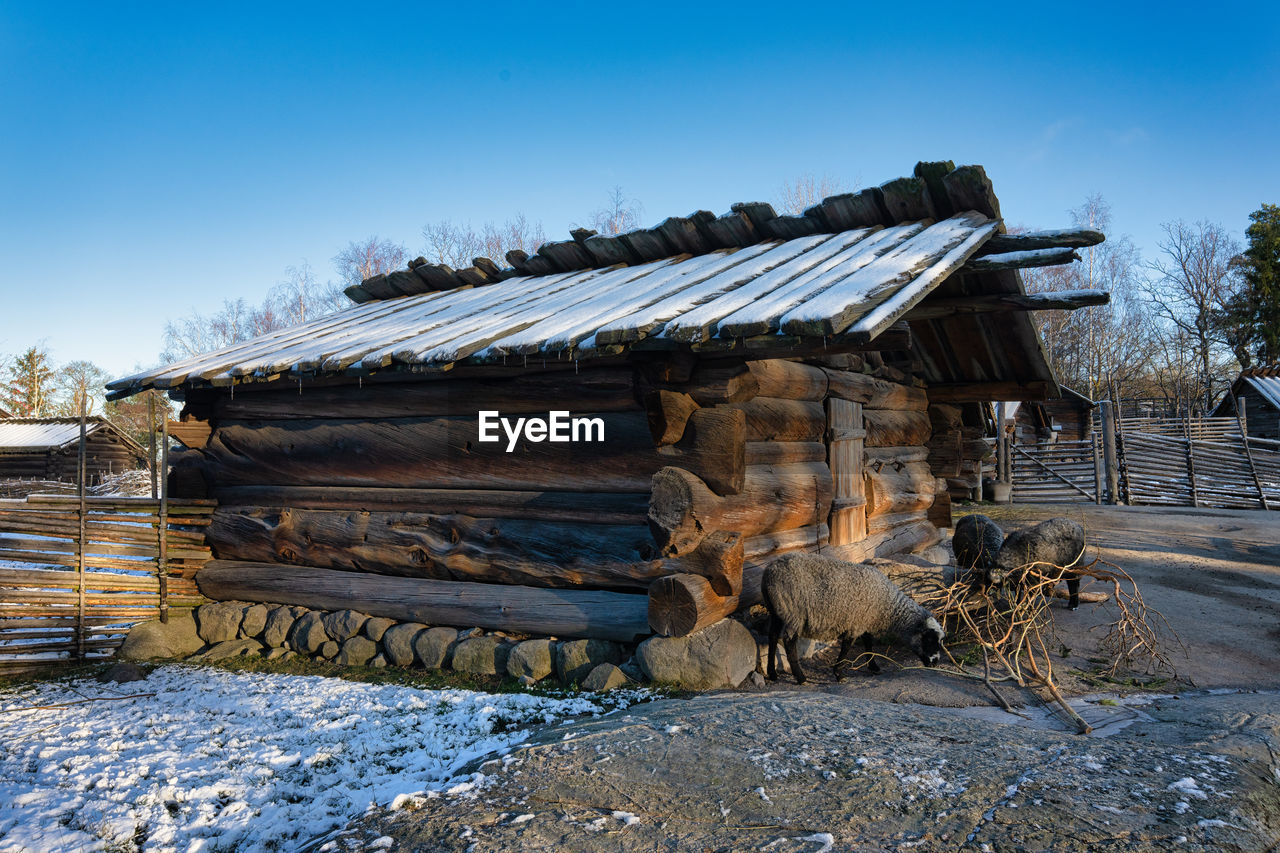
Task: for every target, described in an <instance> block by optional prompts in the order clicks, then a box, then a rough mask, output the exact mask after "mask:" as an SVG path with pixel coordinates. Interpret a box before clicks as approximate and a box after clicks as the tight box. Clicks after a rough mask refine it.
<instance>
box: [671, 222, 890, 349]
mask: <svg viewBox="0 0 1280 853" xmlns="http://www.w3.org/2000/svg"><path fill="white" fill-rule="evenodd" d="M858 234H863V235H865V232H846V234H833V235H831V236H827V235H814V236H812V237H802V238H800V239H799V240H789V241H787V242H786V243H783V244H781V245H780V246H778V247H777V248H776V249H774V250H773V252H771V253H768V254H765V255H761V256H760V257H758V258H756V263H757V265H758V268H757V269H756V270H745V269H744V270H743V272H744V273H745V272H748V271H750V272H753V273H754V274H755V275H754V277H753V278H752V279H751V280H750V281H747V282H731V283H733V284H734V286H733V287H732V288H729V289H727V290H725V291H724V292H723V293H722V294H721V295H720V296H717V297H716V298H715V299H713V300H711V301H709V302H707V303H706V304H703V305H699V306H697V307H696V308H693V309H692V310H691V311H689V312H688V313H686V314H682V315H681V316H679V317H677V318H675V319H673V320H672V321H671V322H670V323H668V324H667V325H666V326H665V327H664V328H663V330H662V336H663V337H665V338H671V339H672V340H676V341H686V342H694V341H703V340H707V339H709V338H711V337H712V336H714V335H715V334H716V332H717V331H718V330H719V327H720V323H721V321H722V319H723V318H725V317H727V316H729V315H732V314H733V313H734V312H735V311H738V310H740V309H743V308H744V307H747V306H750V305H752V304H753V303H755V302H756V300H758V299H761V298H762V297H764V296H766V295H768V294H769V293H771V292H772V291H773V290H774V289H775V288H778V287H781V286H783V285H785V284H787V283H788V282H790V281H792V280H794V279H795V278H796V277H797V276H800V275H803V274H805V273H807V272H808V271H809V270H811V269H813V268H814V267H815V266H817V265H818V264H820V263H822V262H823V261H825V260H827V259H829V258H831V257H832V256H834V255H836V254H838V253H839V252H841V251H843V250H844V249H845V248H847V246H848V245H849V243H850V241H851V240H852V241H855V242H856V240H857V239H860V238H859V237H857V236H851V235H858ZM797 248H798V249H799V250H800V251H799V252H795V249H797Z"/></svg>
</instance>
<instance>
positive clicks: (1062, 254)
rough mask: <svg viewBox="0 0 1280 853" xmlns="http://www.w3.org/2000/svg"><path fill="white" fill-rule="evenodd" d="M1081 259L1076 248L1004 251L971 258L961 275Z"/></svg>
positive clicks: (1044, 265)
mask: <svg viewBox="0 0 1280 853" xmlns="http://www.w3.org/2000/svg"><path fill="white" fill-rule="evenodd" d="M1078 260H1080V256H1079V255H1077V254H1076V252H1075V250H1074V249H1070V248H1056V249H1026V250H1023V251H1019V252H1003V253H1001V254H998V255H983V256H982V257H978V258H970V259H969V261H968V262H967V263H966V264H965V265H964V266H962V267H961V268H960V270H959V272H958V274H959V275H976V274H978V273H988V272H999V271H1000V270H1018V269H1027V268H1029V267H1056V266H1061V265H1063V264H1069V263H1072V262H1073V261H1078Z"/></svg>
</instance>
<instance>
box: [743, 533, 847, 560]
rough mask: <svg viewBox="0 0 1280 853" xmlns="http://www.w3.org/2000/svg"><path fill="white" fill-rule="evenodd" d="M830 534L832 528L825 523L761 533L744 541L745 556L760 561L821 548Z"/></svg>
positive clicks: (747, 558)
mask: <svg viewBox="0 0 1280 853" xmlns="http://www.w3.org/2000/svg"><path fill="white" fill-rule="evenodd" d="M830 535H831V530H830V529H829V528H828V527H827V525H826V524H825V523H822V524H812V525H809V526H807V527H793V528H792V529H790V530H777V531H773V532H770V533H759V534H757V535H755V536H752V537H751V538H749V539H747V540H745V541H744V542H743V546H742V549H743V556H744V558H745V559H746V560H748V561H751V562H758V561H759V560H760V559H761V558H762V557H768V556H770V555H775V554H785V553H788V552H790V551H800V550H804V549H808V548H820V547H822V546H823V545H825V544H827V541H828V539H829V537H830Z"/></svg>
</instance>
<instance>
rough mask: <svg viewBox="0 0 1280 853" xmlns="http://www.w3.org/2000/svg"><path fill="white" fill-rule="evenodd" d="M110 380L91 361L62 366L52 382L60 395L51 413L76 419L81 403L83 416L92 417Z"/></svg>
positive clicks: (108, 375) (108, 376) (103, 371)
mask: <svg viewBox="0 0 1280 853" xmlns="http://www.w3.org/2000/svg"><path fill="white" fill-rule="evenodd" d="M110 378H111V376H110V374H108V373H107V372H106V371H105V370H103V369H102V368H101V367H98V365H96V364H94V363H93V362H92V361H72V362H69V363H68V364H65V365H63V366H62V367H61V369H59V370H58V372H57V376H56V377H55V380H54V381H55V385H56V387H57V389H58V391H59V392H60V393H59V395H58V399H57V402H56V403H55V404H54V405H53V406H52V407H51V408H52V411H53V412H54V413H55V414H58V415H61V416H64V417H76V416H78V415H79V414H80V404H81V402H82V401H83V402H84V412H85V414H86V415H92V414H93V413H94V411H95V410H96V409H97V408H98V406H99V405H101V403H102V402H103V399H104V396H105V395H104V389H103V386H104V385H106V384H107V381H108V380H109V379H110Z"/></svg>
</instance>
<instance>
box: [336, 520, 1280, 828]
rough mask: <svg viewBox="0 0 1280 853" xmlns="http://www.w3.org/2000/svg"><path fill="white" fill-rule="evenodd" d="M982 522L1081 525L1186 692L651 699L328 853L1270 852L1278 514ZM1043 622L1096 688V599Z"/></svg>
mask: <svg viewBox="0 0 1280 853" xmlns="http://www.w3.org/2000/svg"><path fill="white" fill-rule="evenodd" d="M983 511H985V512H988V514H992V515H995V516H996V517H997V519H998V521H999V522H1000V523H1001V524H1002V525H1004V526H1005V527H1006V529H1010V528H1013V527H1016V526H1019V525H1022V524H1031V523H1034V522H1036V521H1039V520H1042V519H1043V518H1047V517H1050V516H1052V515H1067V516H1069V517H1073V518H1076V519H1077V520H1079V521H1081V523H1082V524H1084V525H1085V527H1086V528H1087V529H1088V530H1089V532H1090V538H1091V542H1092V544H1093V545H1095V546H1096V547H1098V548H1099V554H1100V556H1102V557H1103V558H1104V559H1107V560H1109V561H1110V562H1113V563H1116V564H1117V565H1120V566H1122V567H1123V568H1125V569H1126V570H1127V571H1129V572H1130V573H1131V574H1132V575H1133V576H1134V578H1135V579H1136V580H1137V581H1138V582H1139V584H1140V586H1141V587H1142V589H1143V591H1144V594H1145V595H1146V598H1147V600H1148V602H1149V603H1150V604H1151V605H1152V606H1154V607H1156V608H1158V609H1159V610H1161V611H1162V612H1163V613H1164V614H1165V616H1167V617H1168V619H1169V623H1170V627H1171V629H1172V632H1173V633H1174V634H1176V635H1177V636H1178V638H1180V641H1181V643H1182V644H1183V645H1185V646H1186V650H1187V653H1186V654H1185V655H1180V656H1178V657H1176V658H1175V663H1176V665H1177V667H1178V673H1179V676H1180V679H1181V680H1178V681H1170V682H1167V683H1163V684H1161V687H1160V689H1161V690H1162V691H1163V693H1164V694H1165V696H1164V698H1152V694H1150V693H1149V692H1148V693H1147V694H1146V695H1145V698H1144V696H1143V694H1141V693H1139V694H1137V695H1131V696H1129V697H1124V696H1123V694H1124V693H1125V692H1126V688H1131V687H1132V685H1125V684H1123V683H1121V684H1114V683H1113V684H1103V685H1102V686H1104V687H1108V688H1110V689H1112V690H1115V691H1116V692H1115V693H1112V694H1110V695H1109V696H1097V695H1095V696H1094V698H1093V699H1092V700H1089V699H1082V698H1077V699H1076V700H1074V702H1073V704H1074V705H1075V707H1076V708H1077V709H1078V710H1079V711H1080V712H1081V713H1082V714H1083V715H1084V716H1085V717H1086V718H1087V719H1089V720H1090V722H1092V723H1093V724H1094V725H1095V727H1096V731H1095V733H1094V736H1090V737H1082V736H1078V735H1074V734H1069V733H1067V726H1066V724H1065V723H1064V721H1062V720H1061V719H1059V718H1057V717H1056V716H1054V715H1053V713H1052V712H1050V711H1048V710H1045V709H1044V707H1043V706H1042V705H1040V704H1039V702H1038V700H1037V698H1036V697H1034V696H1031V695H1025V694H1017V693H1016V692H1013V691H1008V692H1009V697H1008V698H1009V699H1010V700H1011V701H1013V702H1014V703H1015V704H1020V705H1021V706H1022V710H1021V711H1020V713H1022V714H1024V715H1025V717H1027V718H1030V719H1026V718H1024V717H1019V716H1013V715H1009V714H1005V713H1004V712H1001V711H998V710H996V709H993V708H991V707H990V695H989V694H988V693H987V692H986V688H985V687H983V686H982V685H981V683H979V682H973V681H967V680H963V679H956V678H954V677H948V676H945V675H940V674H936V673H923V672H921V671H919V670H912V671H903V672H898V673H886V674H885V675H882V676H878V677H871V676H868V675H865V674H861V673H858V674H855V675H854V676H853V677H851V678H850V679H849V680H847V681H846V682H844V683H842V684H834V683H833V682H832V681H831V679H830V677H829V675H828V674H827V672H826V671H824V670H822V669H821V668H818V667H815V668H813V669H814V671H813V672H812V675H813V676H815V677H814V683H812V684H810V685H806V686H805V687H804V688H797V687H796V686H795V685H793V684H789V683H786V682H785V681H784V682H782V683H780V684H778V685H770V686H768V687H766V688H763V689H755V690H750V691H745V692H736V693H722V694H709V695H703V696H699V697H697V698H693V699H688V700H664V701H661V702H654V703H651V704H649V705H646V706H641V707H637V708H633V709H631V710H630V711H628V712H627V713H626V714H625V715H620V716H615V717H611V718H607V719H605V720H600V721H595V722H589V723H581V724H573V725H570V726H567V727H561V728H556V729H552V730H550V731H546V732H543V733H542V734H541V735H540V736H539V737H538V738H537V739H536V741H535V742H533V743H532V744H531V745H530V746H528V747H527V748H525V749H523V750H520V751H517V752H515V753H513V754H512V756H510V757H508V758H507V759H506V760H505V761H504V762H501V763H497V762H495V763H492V764H489V765H484V766H479V767H477V768H476V772H478V773H480V774H482V775H481V776H478V777H476V779H475V780H474V781H475V783H476V784H475V786H474V787H470V788H467V789H466V790H462V791H456V792H454V793H453V794H446V795H442V796H438V797H432V798H424V799H422V800H421V801H419V802H418V803H417V805H416V807H414V808H411V809H407V810H406V809H402V810H398V811H394V812H375V813H371V814H370V815H367V816H366V817H365V818H364V819H363V820H362V821H360V822H359V823H357V824H355V825H353V826H352V827H350V828H349V834H348V835H346V836H344V837H341V838H336V839H329V840H328V843H329V844H330V849H338V850H342V849H347V848H351V849H364V848H365V847H366V846H367V845H368V844H369V843H370V842H373V841H375V840H376V842H377V843H378V844H381V845H386V844H388V843H391V844H393V845H394V849H405V850H476V851H481V850H510V849H529V850H538V849H545V850H627V851H631V850H635V851H646V850H677V849H678V850H743V849H752V850H756V849H767V850H776V851H786V850H794V851H802V850H803V851H828V850H885V849H890V850H893V849H903V850H921V851H932V850H959V849H973V850H993V851H994V850H1055V851H1072V850H1081V851H1083V850H1168V849H1177V850H1182V849H1187V850H1250V851H1252V850H1257V851H1266V850H1277V849H1280V757H1278V756H1280V694H1278V693H1277V692H1276V688H1277V687H1280V677H1278V676H1277V672H1280V668H1277V666H1276V664H1275V661H1276V659H1277V653H1278V652H1280V628H1278V627H1277V626H1280V618H1278V617H1280V523H1277V522H1276V521H1275V517H1274V516H1271V515H1267V514H1264V513H1260V512H1234V511H1223V510H1198V511H1195V512H1187V511H1169V510H1147V509H1138V508H1112V507H1093V506H1081V507H1024V506H1014V507H1007V508H1002V509H998V510H996V511H994V512H993V511H992V510H991V508H989V507H984V508H983ZM960 512H961V513H962V512H963V510H960ZM1057 613H1058V614H1059V616H1058V628H1059V635H1060V639H1061V640H1062V650H1063V651H1064V652H1065V654H1063V655H1061V656H1060V660H1059V661H1058V662H1056V663H1055V669H1056V670H1057V671H1058V672H1059V673H1060V674H1061V677H1062V680H1063V682H1064V685H1065V686H1066V687H1067V688H1068V690H1069V691H1070V692H1071V693H1074V694H1075V695H1076V696H1077V697H1079V696H1080V695H1081V694H1085V693H1094V694H1096V693H1097V691H1098V690H1099V689H1100V684H1101V682H1099V680H1098V670H1099V667H1098V664H1097V663H1096V661H1097V657H1096V644H1097V639H1098V637H1099V636H1100V631H1101V630H1103V629H1104V628H1105V625H1106V624H1107V623H1108V622H1109V621H1110V619H1111V616H1110V614H1109V611H1108V605H1099V606H1084V607H1082V608H1081V609H1080V610H1079V611H1076V612H1074V613H1073V612H1068V611H1066V610H1062V609H1059V610H1058V611H1057ZM1135 681H1137V682H1150V676H1149V675H1147V674H1136V678H1135ZM1206 688H1212V689H1206ZM1129 692H1132V691H1131V689H1130V691H1129ZM1167 694H1176V695H1167ZM1157 695H1158V694H1157ZM317 846H319V845H317Z"/></svg>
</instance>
